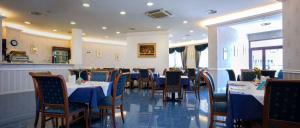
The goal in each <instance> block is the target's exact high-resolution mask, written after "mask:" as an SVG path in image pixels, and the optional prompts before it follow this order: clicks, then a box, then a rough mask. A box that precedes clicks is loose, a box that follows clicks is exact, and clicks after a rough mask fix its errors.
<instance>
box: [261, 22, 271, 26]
mask: <svg viewBox="0 0 300 128" xmlns="http://www.w3.org/2000/svg"><path fill="white" fill-rule="evenodd" d="M260 25H261V26H268V25H271V23H270V22H267V23H262V24H260Z"/></svg>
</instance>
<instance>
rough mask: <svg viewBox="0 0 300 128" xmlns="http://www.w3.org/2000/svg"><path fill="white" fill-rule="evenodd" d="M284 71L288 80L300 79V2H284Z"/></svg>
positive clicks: (297, 0) (288, 0)
mask: <svg viewBox="0 0 300 128" xmlns="http://www.w3.org/2000/svg"><path fill="white" fill-rule="evenodd" d="M282 3H283V10H282V12H283V13H282V15H283V18H282V20H283V26H282V30H283V70H284V77H285V78H286V79H300V71H299V70H300V59H299V56H300V52H299V49H300V42H299V41H300V36H299V34H300V24H299V20H300V11H299V7H300V1H299V0H283V1H282Z"/></svg>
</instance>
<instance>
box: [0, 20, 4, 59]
mask: <svg viewBox="0 0 300 128" xmlns="http://www.w3.org/2000/svg"><path fill="white" fill-rule="evenodd" d="M3 18H4V17H3V16H1V15H0V28H1V29H0V62H1V61H3V59H4V57H3V56H2V29H3V25H2V20H3Z"/></svg>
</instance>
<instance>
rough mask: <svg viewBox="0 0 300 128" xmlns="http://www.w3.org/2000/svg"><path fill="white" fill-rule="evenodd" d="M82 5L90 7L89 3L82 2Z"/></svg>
mask: <svg viewBox="0 0 300 128" xmlns="http://www.w3.org/2000/svg"><path fill="white" fill-rule="evenodd" d="M82 6H83V7H86V8H88V7H90V4H89V3H83V4H82Z"/></svg>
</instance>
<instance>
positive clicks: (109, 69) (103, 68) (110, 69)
mask: <svg viewBox="0 0 300 128" xmlns="http://www.w3.org/2000/svg"><path fill="white" fill-rule="evenodd" d="M103 69H105V70H110V71H111V70H115V68H103Z"/></svg>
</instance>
